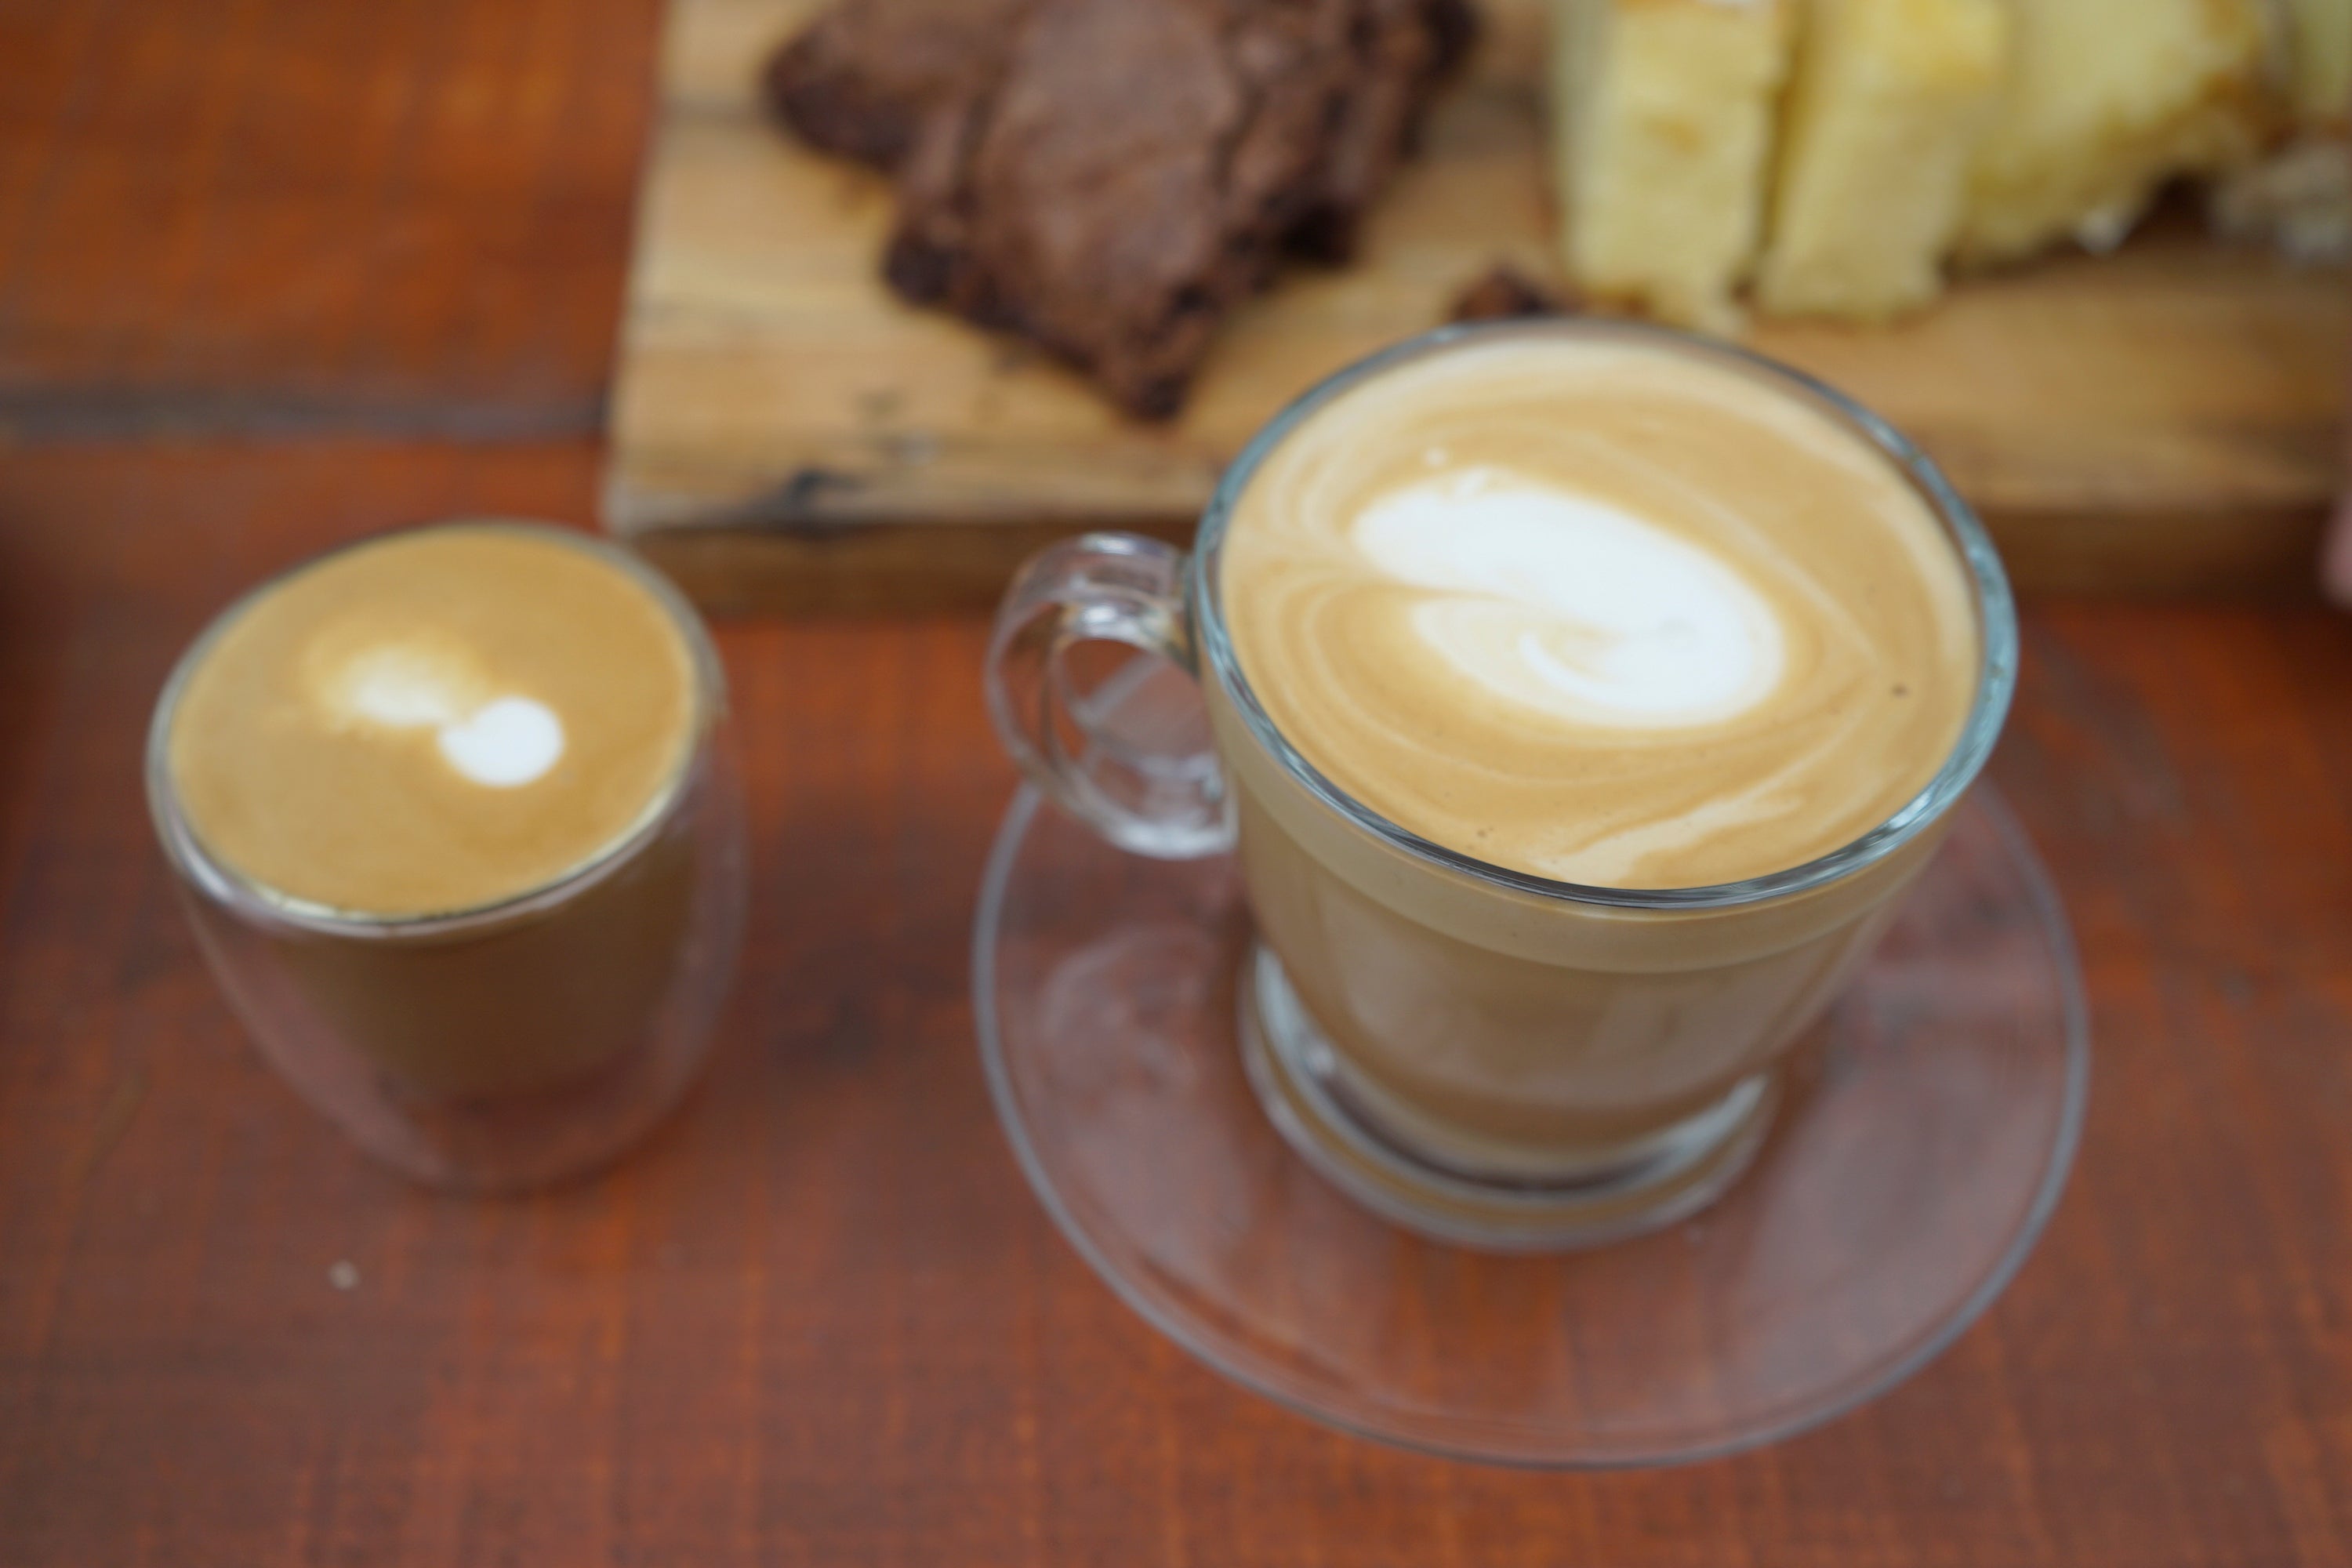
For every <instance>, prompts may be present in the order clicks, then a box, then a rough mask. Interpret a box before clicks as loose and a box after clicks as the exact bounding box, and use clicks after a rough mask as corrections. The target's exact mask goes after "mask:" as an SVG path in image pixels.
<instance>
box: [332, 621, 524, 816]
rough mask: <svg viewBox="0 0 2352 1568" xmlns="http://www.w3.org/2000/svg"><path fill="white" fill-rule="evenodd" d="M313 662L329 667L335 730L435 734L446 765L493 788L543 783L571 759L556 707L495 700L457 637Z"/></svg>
mask: <svg viewBox="0 0 2352 1568" xmlns="http://www.w3.org/2000/svg"><path fill="white" fill-rule="evenodd" d="M312 662H314V663H319V664H323V665H324V666H325V667H326V670H325V673H324V675H323V677H322V678H321V679H320V680H319V681H318V682H317V685H318V687H319V690H318V692H317V694H316V699H317V701H318V702H319V705H320V710H321V716H322V718H323V719H324V721H325V722H326V724H327V726H328V727H329V728H331V729H348V728H349V727H351V726H352V725H354V724H359V725H367V726H374V727H379V728H382V729H386V730H429V731H432V732H433V736H434V741H435V743H436V747H437V749H438V750H439V752H440V754H441V759H442V761H444V762H445V763H447V764H448V765H449V766H450V767H451V768H453V769H455V770H456V771H457V774H458V776H460V777H461V778H465V779H467V780H469V781H470V782H472V783H474V784H480V785H483V786H484V787H485V788H488V789H518V788H520V787H521V786H522V785H524V784H535V783H537V782H538V781H539V780H541V779H542V778H544V777H546V776H547V772H548V770H549V769H550V768H552V767H553V766H555V764H556V763H557V762H558V761H559V760H560V759H561V758H562V755H563V721H562V719H560V718H558V717H557V716H556V713H555V710H553V709H551V708H550V707H548V706H547V705H546V704H545V703H543V702H541V701H538V700H534V699H532V698H529V697H522V696H516V695H511V694H509V695H506V696H494V695H492V692H491V682H490V680H489V679H488V676H486V675H485V674H484V673H483V672H482V670H481V668H480V666H479V661H478V658H475V657H474V656H473V655H472V654H471V653H470V652H469V651H468V650H467V649H466V648H465V647H463V646H462V645H457V644H454V643H452V642H451V641H450V640H449V639H446V638H436V637H430V636H425V635H415V634H412V636H411V637H409V638H408V639H407V640H405V641H400V642H386V643H378V644H374V645H372V646H370V647H364V648H362V649H361V650H360V651H359V652H358V653H357V654H355V655H352V656H351V657H349V658H341V659H338V658H335V657H334V656H333V655H332V654H331V653H330V654H328V655H326V656H324V657H323V658H320V657H316V656H315V655H314V658H313V660H312Z"/></svg>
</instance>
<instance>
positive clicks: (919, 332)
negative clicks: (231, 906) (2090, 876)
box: [604, 0, 2352, 607]
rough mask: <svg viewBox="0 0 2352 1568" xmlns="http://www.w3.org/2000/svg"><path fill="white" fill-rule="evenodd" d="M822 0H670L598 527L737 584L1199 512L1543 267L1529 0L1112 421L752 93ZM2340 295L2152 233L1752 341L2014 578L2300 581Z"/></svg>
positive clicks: (2339, 359)
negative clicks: (1861, 322)
mask: <svg viewBox="0 0 2352 1568" xmlns="http://www.w3.org/2000/svg"><path fill="white" fill-rule="evenodd" d="M812 5H813V0H673V3H672V8H671V11H670V15H669V20H668V27H667V37H666V40H665V46H664V50H663V56H662V63H661V87H660V109H659V111H658V119H657V122H656V129H655V132H654V140H653V145H652V150H651V156H650V159H649V163H648V167H647V172H646V184H645V191H644V195H643V197H642V200H641V204H640V210H639V216H638V234H637V242H636V253H635V262H634V265H633V267H632V269H631V274H630V282H629V289H628V300H627V307H626V315H625V321H624V324H623V331H622V342H621V349H620V365H619V371H618V378H617V384H616V386H615V389H614V402H613V413H612V421H613V423H612V445H611V457H610V466H609V469H608V473H607V479H606V488H605V500H604V505H605V518H606V521H607V523H608V524H609V525H610V526H611V527H612V528H613V529H614V530H615V531H620V532H622V533H624V534H627V535H630V536H632V537H634V538H635V539H636V540H638V541H639V542H643V543H644V544H645V545H646V547H647V548H648V549H649V550H651V551H653V552H655V553H656V556H657V557H658V558H660V559H661V560H662V561H663V562H664V563H666V564H667V565H669V566H670V567H671V568H672V569H673V570H674V571H677V573H678V574H680V575H681V576H683V577H684V578H686V579H687V580H688V583H689V585H690V586H692V587H693V588H694V589H695V590H696V591H697V593H698V595H700V596H701V597H703V598H704V599H705V600H706V601H707V602H709V603H711V604H713V605H719V606H721V607H745V606H764V607H778V606H783V607H800V606H813V605H882V606H894V605H911V604H918V603H938V602H942V601H950V600H955V601H964V600H984V599H986V598H988V597H990V596H991V595H993V594H994V593H995V591H996V590H997V588H998V586H999V585H1000V584H1002V582H1003V578H1004V576H1005V574H1006V573H1007V572H1008V571H1009V570H1010V569H1011V567H1012V566H1013V563H1015V562H1017V561H1018V560H1019V559H1020V558H1021V557H1022V556H1023V555H1024V554H1025V553H1027V552H1029V551H1031V550H1033V549H1034V548H1036V547H1037V546H1038V545H1039V544H1041V543H1042V542H1045V541H1046V540H1048V539H1050V538H1053V537H1055V536H1057V535H1059V534H1062V533H1066V532H1068V531H1073V530H1076V529H1078V528H1081V527H1090V526H1109V527H1128V528H1139V529H1145V530H1148V531H1155V532H1160V533H1162V534H1165V535H1169V536H1174V537H1181V535H1182V534H1183V533H1184V532H1185V531H1187V530H1189V528H1190V527H1191V521H1192V518H1193V517H1194V516H1196V515H1197V513H1198V512H1199V510H1200V508H1201V506H1202V502H1203V501H1204V500H1205V499H1206V498H1207V496H1208V494H1209V491H1210V489H1211V487H1212V486H1213V483H1214V482H1215V479H1216V477H1217V475H1218V472H1219V470H1220V468H1222V467H1223V464H1224V463H1225V462H1226V460H1227V459H1228V458H1230V457H1231V456H1232V455H1233V453H1234V451H1235V450H1237V449H1238V448H1239V447H1240V446H1241V444H1242V443H1243V441H1244V439H1245V438H1246V437H1248V436H1249V434H1250V433H1251V432H1252V431H1253V430H1255V428H1256V427H1257V426H1259V425H1261V424H1263V423H1264V422H1265V419H1266V418H1267V417H1268V416H1270V415H1272V414H1273V413H1274V412H1275V411H1276V409H1277V408H1279V407H1280V406H1281V405H1283V404H1284V403H1285V402H1286V401H1287V400H1289V399H1290V398H1291V397H1293V396H1295V395H1297V394H1298V393H1299V392H1300V391H1302V390H1304V389H1305V388H1306V387H1307V386H1308V385H1309V384H1312V383H1313V382H1314V381H1315V380H1316V379H1317V378H1318V377H1320V376H1321V375H1323V374H1326V373H1328V372H1329V371H1331V370H1334V369H1336V368H1338V367H1339V366H1340V365H1342V364H1345V363H1348V362H1349V361H1350V360H1353V359H1355V358H1357V357H1359V356H1360V355H1362V354H1364V353H1368V352H1370V350H1372V349H1375V348H1378V347H1380V346H1381V345H1382V344H1384V343H1387V342H1392V341H1393V340H1395V339H1398V338H1401V337H1404V336H1406V335H1409V334H1411V333H1412V332H1415V331H1422V330H1423V329H1425V328H1428V327H1432V326H1434V325H1436V324H1438V323H1439V322H1440V321H1443V320H1444V317H1445V315H1446V313H1447V311H1448V310H1449V308H1450V306H1451V302H1452V301H1453V300H1454V298H1455V296H1456V295H1457V294H1458V292H1459V291H1460V290H1461V289H1463V288H1464V287H1465V285H1467V284H1468V283H1470V282H1471V281H1473V280H1474V279H1475V278H1476V277H1478V276H1479V275H1481V274H1483V273H1484V272H1486V270H1487V269H1488V268H1491V267H1492V266H1493V265H1494V264H1496V262H1498V261H1509V262H1511V263H1513V264H1515V265H1517V266H1518V267H1520V268H1523V269H1525V270H1528V271H1529V272H1530V273H1531V274H1534V275H1538V276H1545V275H1549V272H1550V270H1551V261H1550V255H1551V247H1550V245H1549V227H1550V224H1551V216H1550V210H1549V199H1548V195H1547V182H1546V178H1545V172H1544V161H1543V146H1542V140H1543V138H1542V119H1541V114H1542V107H1541V105H1542V97H1541V93H1542V88H1541V81H1540V77H1539V67H1540V62H1541V59H1542V57H1543V49H1542V46H1541V32H1540V16H1539V12H1538V7H1537V6H1535V5H1531V4H1529V3H1528V0H1486V12H1487V15H1488V20H1489V26H1488V29H1487V34H1486V40H1485V42H1484V44H1483V46H1482V47H1481V49H1480V51H1479V53H1478V56H1477V58H1476V59H1475V62H1474V64H1473V67H1472V68H1471V69H1470V70H1469V71H1468V72H1467V73H1466V74H1465V79H1464V80H1463V81H1462V82H1461V83H1460V84H1459V85H1458V86H1457V87H1456V88H1455V89H1453V90H1452V91H1451V92H1450V93H1449V95H1448V96H1447V98H1446V99H1445V100H1444V102H1443V103H1442V104H1441V105H1440V107H1439V108H1438V110H1436V112H1435V114H1434V115H1433V120H1432V123H1431V125H1430V131H1429V135H1428V138H1427V146H1426V148H1425V150H1424V152H1423V155H1422V156H1421V157H1420V158H1419V159H1418V160H1417V161H1416V162H1415V163H1413V164H1412V166H1410V167H1409V168H1408V169H1406V170H1405V171H1404V173H1403V174H1402V175H1401V177H1400V178H1399V179H1398V181H1397V182H1396V184H1395V185H1394V187H1393V188H1392V190H1391V193H1390V195H1388V196H1387V198H1386V199H1385V200H1384V201H1383V202H1382V203H1381V206H1380V208H1379V209H1378V211H1377V212H1376V213H1375V215H1374V216H1373V218H1372V221H1371V224H1370V231H1369V243H1368V245H1367V248H1366V254H1365V256H1364V258H1363V260H1362V261H1361V262H1360V264H1359V265H1357V266H1356V267H1354V268H1349V269H1348V270H1345V271H1339V272H1332V271H1320V270H1316V269H1313V268H1306V267H1300V268H1296V269H1294V270H1293V271H1291V272H1290V273H1288V274H1287V275H1286V277H1285V278H1284V279H1282V281H1281V282H1280V283H1279V284H1278V285H1277V286H1276V289H1274V290H1273V291H1272V292H1271V293H1270V294H1268V295H1267V296H1265V298H1263V299H1261V300H1257V301H1255V302H1254V303H1253V304H1251V305H1249V306H1248V307H1246V308H1245V309H1244V310H1242V311H1241V312H1240V314H1239V315H1238V316H1237V317H1236V318H1235V319H1234V321H1233V322H1232V323H1231V324H1230V326H1229V328H1228V329H1227V331H1226V332H1225V333H1224V335H1223V338H1222V339H1221V341H1220V342H1219V344H1218V346H1217V349H1216V351H1215V353H1214V354H1213V357H1212V359H1211V361H1210V363H1209V364H1208V367H1207V370H1206V372H1205V374H1203V375H1202V379H1201V382H1200V384H1199V386H1198V388H1197V390H1196V391H1195V393H1194V395H1193V397H1192V403H1191V405H1190V406H1189V408H1188V409H1187V410H1186V412H1185V414H1184V416H1183V417H1182V418H1181V419H1180V420H1178V421H1177V422H1175V423H1174V424H1172V425H1169V426H1143V425H1139V424H1136V423H1134V422H1132V421H1129V420H1126V419H1123V418H1121V417H1120V416H1118V415H1116V414H1114V413H1113V412H1111V411H1110V409H1109V408H1108V406H1107V405H1104V404H1103V403H1102V402H1101V401H1099V400H1098V399H1097V397H1096V396H1095V395H1093V394H1092V393H1091V392H1090V391H1089V390H1088V389H1087V386H1086V384H1084V383H1083V382H1082V381H1080V380H1079V379H1078V378H1076V376H1074V375H1071V374H1067V373H1066V372H1064V371H1062V370H1060V369H1059V368H1057V367H1055V366H1054V365H1052V364H1051V363H1046V362H1045V361H1043V360H1041V359H1040V358H1039V357H1038V356H1037V355H1036V354H1035V353H1032V352H1030V351H1028V350H1026V349H1024V347H1023V346H1021V345H1019V344H1017V343H1014V342H1011V341H1009V340H1006V339H1003V338H999V337H994V336H991V335H989V334H986V333H983V332H981V331H976V330H974V329H972V328H970V327H967V326H965V325H963V324H962V323H961V322H959V321H953V320H950V319H948V318H945V317H943V316H940V315H936V314H932V313H929V312H925V311H918V310H910V309H908V308H907V307H905V306H903V305H901V304H900V303H898V301H897V300H895V299H893V298H892V297H891V296H890V294H889V293H888V292H887V290H886V289H885V288H884V287H883V285H882V283H881V281H880V279H879V278H878V276H877V260H878V258H879V254H880V250H881V247H882V244H883V240H884V237H885V236H886V234H887V229H888V226H889V221H890V210H891V201H890V192H889V189H888V186H887V182H886V181H884V180H883V179H881V178H880V177H878V176H877V175H875V174H870V173H868V172H866V171H865V170H862V169H859V168H856V167H854V166H851V165H848V164H845V163H840V162H837V161H835V160H833V159H829V158H824V157H822V156H819V155H817V154H815V153H812V152H809V151H808V150H806V149H804V148H803V147H800V146H798V145H796V144H795V143H794V142H792V141H791V140H789V139H788V138H786V137H785V136H783V135H782V134H780V133H778V132H776V131H775V130H774V129H772V127H771V126H770V125H769V124H768V122H767V121H765V120H764V119H763V118H762V117H761V113H760V111H759V108H758V105H757V102H756V99H755V95H754V90H753V82H754V77H755V73H756V71H757V68H758V66H759V63H760V61H761V58H762V57H763V56H764V54H765V53H766V51H767V50H768V48H769V47H771V46H772V44H773V43H774V42H775V41H777V40H778V39H780V38H782V37H785V36H786V35H787V34H789V33H790V32H791V31H792V30H793V27H794V26H797V25H798V23H799V22H800V21H801V20H802V19H803V17H804V16H806V15H807V14H808V12H809V11H810V9H811V8H812ZM2347 329H2352V294H2347V277H2346V275H2345V273H2344V272H2343V271H2342V270H2340V269H2333V268H2294V267H2291V266H2288V265H2286V264H2284V263H2283V262H2281V261H2278V260H2276V259H2274V258H2271V257H2270V256H2269V255H2267V254H2266V253H2263V252H2259V251H2252V250H2245V249H2231V248H2227V247H2221V246H2219V245H2217V244H2214V243H2212V242H2210V241H2208V240H2206V239H2205V238H2204V237H2202V236H2201V235H2200V234H2198V233H2196V232H2195V230H2194V226H2193V225H2189V224H2185V223H2176V224H2171V225H2166V226H2158V232H2156V233H2153V234H2150V235H2148V236H2146V237H2142V238H2141V239H2139V240H2137V241H2136V242H2134V243H2133V244H2132V245H2130V246H2128V247H2126V248H2125V250H2124V251H2123V252H2122V253H2120V254H2118V255H2116V256H2113V257H2107V258H2085V257H2068V258H2056V259H2053V260H2049V261H2045V262H2042V263H2040V264H2037V265H2035V266H2032V267H2030V268H2024V269H2022V270H2020V271H2018V272H2016V273H2013V274H2011V275H2008V276H2003V277H1998V278H1991V279H1977V280H1972V281H1970V282H1969V283H1967V284H1965V285H1963V286H1961V287H1959V288H1958V289H1955V290H1954V291H1953V293H1952V294H1951V296H1950V297H1949V298H1948V300H1947V301H1946V302H1945V303H1943V304H1942V305H1940V306H1939V307H1938V308H1937V309H1936V310H1932V311H1930V312H1928V313H1927V314H1926V315H1924V316H1922V317H1920V318H1919V319H1917V320H1916V321H1913V322H1911V323H1909V324H1906V325H1905V326H1902V327H1900V328H1896V329H1894V330H1889V331H1859V330H1848V329H1843V328H1837V327H1832V326H1825V325H1809V324H1792V323H1781V322H1774V323H1764V324H1761V325H1759V328H1758V329H1757V330H1756V331H1755V333H1754V335H1753V339H1752V342H1753V344H1754V346H1756V347H1757V348H1759V349H1760V350H1762V351H1763V352H1764V353H1769V354H1772V355H1775V356H1777V357H1780V358H1781V359H1784V360H1787V361H1789V362H1790V363H1794V364H1797V365H1800V366H1801V367H1803V368H1805V369H1807V370H1809V371H1811V372H1813V373H1815V374H1819V375H1821V376H1822V377H1824V378H1825V379H1827V380H1828V381H1830V382H1831V383H1832V384H1836V385H1838V386H1840V387H1842V388H1843V389H1844V390H1846V391H1848V392H1850V393H1852V394H1853V395H1855V396H1857V397H1859V398H1860V399H1861V400H1862V401H1863V402H1864V403H1865V404H1867V405H1871V406H1872V407H1874V408H1875V409H1877V410H1878V411H1879V412H1880V413H1882V414H1884V415H1885V416H1887V417H1888V418H1889V419H1891V420H1893V421H1894V422H1895V424H1896V425H1897V426H1900V427H1902V428H1903V429H1905V430H1906V431H1907V432H1909V433H1910V434H1911V435H1912V436H1913V437H1915V438H1916V439H1917V440H1919V441H1920V442H1921V443H1922V444H1923V445H1924V446H1925V447H1927V450H1928V451H1929V452H1930V453H1931V454H1933V455H1934V456H1935V457H1936V458H1937V460H1938V461H1940V462H1941V463H1942V464H1943V465H1944V466H1945V467H1946V468H1947V469H1948V471H1949V472H1950V473H1951V475H1952V477H1953V478H1954V479H1955V480H1956V482H1957V483H1958V485H1959V487H1960V489H1962V491H1963V492H1964V493H1966V494H1967V495H1968V496H1969V498H1970V499H1971V500H1973V501H1974V502H1975V503H1976V504H1977V506H1978V507H1979V509H1981V510H1983V511H1984V512H1985V514H1986V516H1987V517H1988V519H1989V520H1990V522H1991V523H1992V526H1993V528H1994V530H1995V531H1996V532H1997V533H1998V535H1999V536H2000V540H2001V542H2002V545H2003V548H2004V550H2005V552H2007V554H2008V556H2009V559H2010V562H2011V568H2012V570H2013V571H2014V573H2015V574H2016V575H2017V577H2018V578H2019V580H2020V582H2021V584H2024V585H2026V586H2028V587H2041V588H2091V589H2108V590H2117V591H2183V590H2186V591H2208V590H2217V589H2231V590H2244V589H2249V588H2258V589H2269V588H2275V587H2283V586H2286V585H2289V584H2298V583H2300V582H2302V581H2304V580H2305V578H2306V577H2307V575H2308V572H2309V565H2310V561H2311V554H2312V546H2313V542H2314V540H2315V537H2316V531H2317V529H2318V526H2319V521H2320V518H2321V515H2322V511H2323V509H2324V507H2325V505H2326V500H2327V497H2328V496H2329V494H2330V492H2331V490H2332V489H2333V487H2334V485H2335V483H2336V477H2337V474H2338V473H2339V471H2340V440H2341V437H2340V436H2339V429H2340V424H2339V421H2340V416H2341V412H2342V395H2343V386H2344V381H2345V374H2344V372H2345V363H2346V350H2347Z"/></svg>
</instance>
